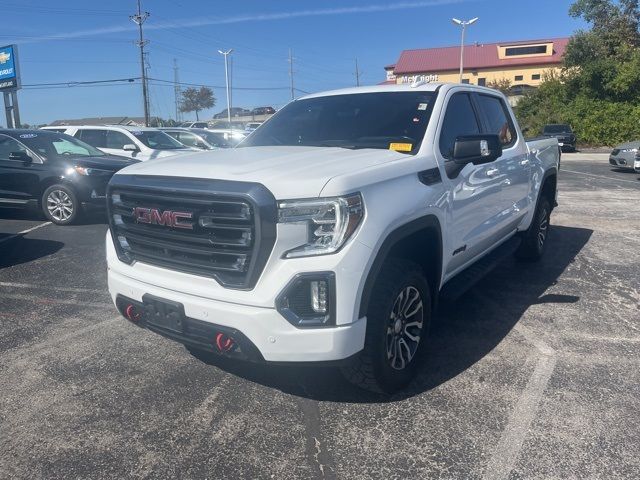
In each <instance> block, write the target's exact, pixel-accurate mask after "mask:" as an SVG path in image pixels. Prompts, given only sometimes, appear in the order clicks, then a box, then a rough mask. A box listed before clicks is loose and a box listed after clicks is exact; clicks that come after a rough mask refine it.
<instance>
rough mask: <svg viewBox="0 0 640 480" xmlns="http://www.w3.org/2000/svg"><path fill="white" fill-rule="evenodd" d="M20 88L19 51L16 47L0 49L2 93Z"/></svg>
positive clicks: (9, 46) (0, 83) (8, 46)
mask: <svg viewBox="0 0 640 480" xmlns="http://www.w3.org/2000/svg"><path fill="white" fill-rule="evenodd" d="M18 88H20V70H19V68H18V49H17V47H16V45H7V46H6V47H0V91H6V90H17V89H18Z"/></svg>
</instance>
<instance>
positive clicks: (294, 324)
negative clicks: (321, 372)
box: [107, 84, 560, 392]
mask: <svg viewBox="0 0 640 480" xmlns="http://www.w3.org/2000/svg"><path fill="white" fill-rule="evenodd" d="M559 156H560V154H559V149H558V144H557V140H556V139H555V138H551V139H541V140H536V141H531V142H527V141H525V139H524V138H523V136H522V132H521V131H520V128H519V127H518V124H517V122H516V120H515V118H514V116H513V113H512V111H511V109H510V107H509V105H508V103H507V102H506V100H505V98H504V96H503V95H502V94H500V93H499V92H496V91H495V90H490V89H487V88H482V87H473V86H468V85H457V84H422V85H411V86H408V85H404V86H401V85H398V86H384V87H381V86H375V87H364V88H354V89H346V90H339V91H332V92H326V93H320V94H314V95H309V96H307V97H304V98H301V99H298V100H296V101H293V102H291V103H290V104H289V105H287V106H286V107H285V108H283V109H282V110H281V111H279V112H278V113H277V114H276V115H275V116H274V117H273V118H272V119H270V120H269V121H268V122H266V123H265V124H264V125H262V126H261V127H259V128H258V129H257V130H256V131H255V132H253V133H252V134H251V135H250V136H249V137H248V138H247V139H246V140H245V141H244V142H243V143H241V144H240V145H239V146H238V147H236V148H234V149H229V150H218V151H209V152H203V153H195V154H191V155H185V156H180V157H176V158H167V159H158V160H154V161H150V162H144V163H139V164H136V165H132V166H130V167H127V168H125V169H123V170H120V171H119V172H117V173H116V174H115V175H114V176H113V178H112V180H111V182H110V185H109V188H108V195H107V203H108V212H109V224H110V232H109V234H108V235H107V261H108V270H109V272H108V275H109V290H110V292H111V296H112V297H113V300H114V302H115V304H116V306H117V308H118V310H119V311H120V312H121V313H122V314H123V315H124V316H125V317H126V318H127V319H128V320H130V321H131V322H132V323H134V324H137V325H139V326H141V327H145V328H148V329H150V330H152V331H154V332H157V333H159V334H161V335H164V336H166V337H169V338H172V339H174V340H177V341H178V342H181V343H183V344H185V345H186V346H187V347H188V348H189V350H191V351H192V352H196V351H201V350H208V351H210V352H216V353H218V354H220V355H224V356H228V357H232V358H237V359H238V360H243V361H254V362H304V363H309V362H310V363H317V362H332V363H336V364H338V365H340V366H341V368H342V371H343V372H344V373H345V374H346V375H347V377H348V378H349V379H350V380H352V381H354V382H356V383H357V384H359V385H361V386H362V387H365V388H369V389H373V390H377V391H384V392H393V391H396V390H398V389H400V388H403V387H404V386H405V385H407V383H408V382H409V381H410V380H411V378H412V376H413V375H414V374H415V372H416V369H417V368H419V366H420V360H421V358H422V355H421V354H422V353H423V350H424V349H425V345H426V341H425V338H426V337H427V335H428V333H429V323H430V319H431V317H432V314H433V311H434V309H435V308H436V305H437V301H438V299H439V298H441V297H443V296H446V295H450V296H455V294H456V292H462V291H463V290H464V288H467V287H468V286H469V285H471V284H472V283H473V282H474V281H475V280H477V279H478V278H479V275H480V274H482V273H483V272H485V271H486V270H487V269H488V268H489V267H490V266H491V264H492V263H495V261H496V258H498V257H499V256H500V255H501V254H500V253H498V252H507V253H515V254H516V255H517V257H519V258H521V259H523V260H537V259H538V258H540V256H541V255H542V254H543V252H544V249H545V245H546V238H547V233H548V230H549V217H550V214H551V211H552V210H553V208H554V206H555V205H556V185H557V182H556V180H557V172H558V164H559V160H560V157H559ZM471 265H473V266H474V268H473V269H469V268H468V267H470V266H471Z"/></svg>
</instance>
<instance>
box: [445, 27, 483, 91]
mask: <svg viewBox="0 0 640 480" xmlns="http://www.w3.org/2000/svg"><path fill="white" fill-rule="evenodd" d="M451 21H452V22H453V24H454V25H459V26H461V27H462V41H461V42H460V83H462V70H463V68H464V34H465V31H466V30H467V26H468V25H473V24H474V23H476V22H477V21H478V17H476V18H472V19H471V20H458V19H457V18H452V19H451Z"/></svg>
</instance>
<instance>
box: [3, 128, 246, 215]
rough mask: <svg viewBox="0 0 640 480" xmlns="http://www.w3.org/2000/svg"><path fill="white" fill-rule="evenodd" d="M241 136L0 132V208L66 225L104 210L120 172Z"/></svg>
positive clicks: (193, 131)
mask: <svg viewBox="0 0 640 480" xmlns="http://www.w3.org/2000/svg"><path fill="white" fill-rule="evenodd" d="M204 126H208V125H207V124H206V123H205V125H204ZM247 135H248V132H247V131H246V130H237V129H223V128H187V127H167V128H144V127H134V126H124V125H97V126H93V125H80V126H55V127H53V126H52V127H42V128H41V129H39V130H13V129H11V130H0V207H10V208H22V209H31V210H41V211H42V213H44V215H45V217H46V218H47V219H48V220H49V221H51V222H53V223H56V224H58V225H67V224H71V223H74V222H76V221H77V220H78V219H79V218H80V217H81V216H82V215H83V214H85V213H86V214H89V213H91V212H93V211H94V210H96V209H102V208H104V205H105V198H106V188H107V184H108V183H109V180H110V179H111V177H112V176H113V174H114V173H115V172H117V171H118V170H120V169H121V168H124V167H127V166H129V165H131V164H133V163H138V162H141V161H148V160H153V159H157V158H166V157H170V156H173V155H180V154H182V155H184V154H189V153H195V152H199V151H202V150H212V149H218V148H230V147H234V146H235V145H237V144H238V143H239V142H240V141H242V140H243V139H244V138H245V137H246V136H247Z"/></svg>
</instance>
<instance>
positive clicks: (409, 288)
mask: <svg viewBox="0 0 640 480" xmlns="http://www.w3.org/2000/svg"><path fill="white" fill-rule="evenodd" d="M430 321H431V297H430V294H429V285H428V284H427V281H426V279H425V278H424V274H423V272H422V269H421V268H420V266H419V265H417V264H415V263H413V262H409V261H406V260H401V259H391V260H389V262H388V263H387V264H386V265H385V266H384V267H383V269H382V270H381V271H380V274H379V275H378V279H377V281H376V284H375V286H374V288H373V292H372V294H371V303H370V305H369V308H368V310H367V333H366V337H365V346H364V350H363V351H362V352H361V354H360V355H359V356H358V358H357V359H355V360H354V362H353V363H352V364H351V365H348V366H346V367H343V369H342V372H343V374H344V375H345V377H346V378H347V379H348V380H349V381H351V382H353V383H355V384H356V385H358V386H360V387H362V388H365V389H367V390H371V391H374V392H383V393H394V392H396V391H398V390H400V389H402V388H404V387H406V386H407V385H408V384H409V382H410V381H411V380H412V379H413V377H414V376H415V374H416V372H417V370H418V368H419V366H420V364H421V363H422V360H423V355H422V353H423V351H424V349H425V340H426V337H427V334H428V331H429V324H430Z"/></svg>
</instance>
